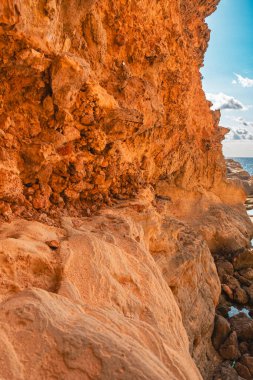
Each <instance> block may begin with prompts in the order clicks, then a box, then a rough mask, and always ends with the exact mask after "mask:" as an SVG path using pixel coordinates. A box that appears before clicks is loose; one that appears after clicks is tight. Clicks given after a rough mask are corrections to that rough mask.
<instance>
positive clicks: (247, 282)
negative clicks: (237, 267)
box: [234, 273, 251, 286]
mask: <svg viewBox="0 0 253 380" xmlns="http://www.w3.org/2000/svg"><path fill="white" fill-rule="evenodd" d="M234 277H235V278H236V279H237V280H238V281H239V282H240V284H241V285H244V286H250V285H251V281H250V280H247V278H245V277H243V276H241V275H240V274H239V273H235V274H234Z"/></svg>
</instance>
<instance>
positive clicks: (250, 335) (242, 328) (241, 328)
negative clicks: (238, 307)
mask: <svg viewBox="0 0 253 380" xmlns="http://www.w3.org/2000/svg"><path fill="white" fill-rule="evenodd" d="M230 326H231V329H232V330H234V331H236V333H237V336H238V338H239V339H241V340H245V341H248V340H250V339H253V320H252V319H249V318H248V317H247V316H246V315H245V314H244V313H239V314H237V315H235V316H234V317H232V318H230Z"/></svg>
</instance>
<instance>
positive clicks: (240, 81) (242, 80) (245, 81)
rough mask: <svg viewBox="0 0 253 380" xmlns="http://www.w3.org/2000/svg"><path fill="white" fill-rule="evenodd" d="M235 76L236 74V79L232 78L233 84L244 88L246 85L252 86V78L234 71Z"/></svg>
mask: <svg viewBox="0 0 253 380" xmlns="http://www.w3.org/2000/svg"><path fill="white" fill-rule="evenodd" d="M235 76H236V79H234V80H233V81H232V83H233V84H239V85H241V86H242V87H245V88H246V87H253V79H250V78H247V77H243V76H241V75H239V74H236V73H235Z"/></svg>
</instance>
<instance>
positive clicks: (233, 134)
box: [226, 128, 253, 140]
mask: <svg viewBox="0 0 253 380" xmlns="http://www.w3.org/2000/svg"><path fill="white" fill-rule="evenodd" d="M226 140H253V134H252V133H250V131H248V130H247V129H245V128H237V129H231V130H230V132H229V133H228V135H227V137H226Z"/></svg>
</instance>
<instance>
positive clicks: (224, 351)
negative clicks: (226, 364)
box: [219, 331, 241, 360]
mask: <svg viewBox="0 0 253 380" xmlns="http://www.w3.org/2000/svg"><path fill="white" fill-rule="evenodd" d="M219 353H220V355H221V356H222V357H223V358H224V359H228V360H236V359H238V358H239V357H240V355H241V354H240V351H239V348H238V341H237V334H236V332H235V331H233V332H232V333H231V334H230V335H229V337H228V338H227V339H226V340H225V342H224V343H223V344H222V345H221V347H220V349H219Z"/></svg>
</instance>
